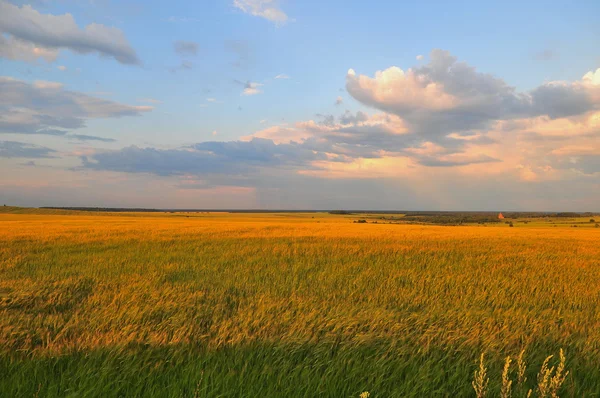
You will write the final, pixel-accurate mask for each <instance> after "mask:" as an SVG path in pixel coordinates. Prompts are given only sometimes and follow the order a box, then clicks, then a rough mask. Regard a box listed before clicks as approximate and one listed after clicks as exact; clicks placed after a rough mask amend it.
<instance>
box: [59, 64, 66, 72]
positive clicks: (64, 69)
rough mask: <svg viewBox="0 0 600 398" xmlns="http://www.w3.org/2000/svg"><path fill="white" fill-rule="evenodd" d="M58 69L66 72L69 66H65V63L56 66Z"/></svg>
mask: <svg viewBox="0 0 600 398" xmlns="http://www.w3.org/2000/svg"><path fill="white" fill-rule="evenodd" d="M56 69H58V70H60V71H63V72H64V71H66V70H67V67H66V66H64V65H59V66H57V67H56Z"/></svg>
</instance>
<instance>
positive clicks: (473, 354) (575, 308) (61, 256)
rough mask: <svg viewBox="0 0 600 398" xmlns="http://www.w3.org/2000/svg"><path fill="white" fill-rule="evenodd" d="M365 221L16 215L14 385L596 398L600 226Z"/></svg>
mask: <svg viewBox="0 0 600 398" xmlns="http://www.w3.org/2000/svg"><path fill="white" fill-rule="evenodd" d="M356 219H357V216H356V215H331V214H324V213H314V214H313V213H295V214H291V213H273V214H264V213H263V214H230V213H173V214H171V213H135V214H133V213H119V214H116V213H98V214H94V213H93V212H70V211H58V210H56V211H55V210H24V209H15V208H5V209H1V208H0V396H1V397H124V396H159V397H163V396H164V397H359V396H360V395H361V394H363V396H365V392H367V391H368V396H370V397H371V398H374V397H446V396H459V397H463V396H464V397H471V396H473V397H474V396H475V391H474V390H473V386H472V385H471V380H472V379H473V372H474V371H477V369H478V367H479V366H480V363H479V360H480V356H481V354H482V353H485V357H486V363H487V366H488V369H487V373H488V374H490V375H496V376H493V377H491V378H490V382H489V386H488V390H489V396H499V394H500V391H501V388H502V386H501V381H500V375H501V374H502V369H503V365H504V364H505V357H506V356H508V355H512V356H513V357H516V356H517V355H519V353H520V352H522V351H523V350H525V357H526V359H527V363H528V365H529V366H528V368H527V383H529V384H528V385H527V386H525V387H527V388H535V381H536V374H537V371H538V370H539V368H540V366H542V363H543V362H544V359H545V358H546V357H547V356H548V355H550V354H555V355H556V356H558V353H559V350H560V349H564V352H565V353H566V356H567V367H568V369H569V374H568V375H567V377H566V378H565V380H564V383H563V386H562V388H561V390H560V396H561V397H562V396H564V397H599V396H600V229H599V228H593V225H587V224H584V221H586V222H587V220H568V221H567V222H563V223H561V222H558V221H557V222H548V221H547V220H536V221H533V222H530V223H527V224H525V223H516V224H515V226H516V227H517V228H509V227H508V225H506V224H504V223H497V224H494V225H485V224H484V225H463V226H436V225H420V224H387V223H382V222H379V223H377V224H375V223H372V222H367V223H360V224H357V223H354V222H353V221H355V220H356ZM575 222H579V223H580V226H581V227H579V228H572V224H573V223H575ZM552 363H553V362H552ZM552 363H551V364H552ZM514 396H518V395H514Z"/></svg>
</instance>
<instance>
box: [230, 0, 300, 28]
mask: <svg viewBox="0 0 600 398" xmlns="http://www.w3.org/2000/svg"><path fill="white" fill-rule="evenodd" d="M233 6H234V7H236V8H238V9H240V10H242V11H243V12H245V13H246V14H250V15H253V16H256V17H261V18H264V19H266V20H269V21H271V22H273V23H275V24H276V25H278V26H280V25H283V24H285V23H286V22H287V21H288V16H287V14H286V13H285V12H283V10H282V9H281V8H280V7H279V1H278V0H234V1H233Z"/></svg>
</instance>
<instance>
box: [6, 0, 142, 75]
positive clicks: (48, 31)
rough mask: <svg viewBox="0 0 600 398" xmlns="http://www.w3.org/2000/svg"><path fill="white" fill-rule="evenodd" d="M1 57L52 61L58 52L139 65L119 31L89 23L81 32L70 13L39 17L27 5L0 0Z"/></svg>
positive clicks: (131, 49) (39, 15)
mask: <svg viewBox="0 0 600 398" xmlns="http://www.w3.org/2000/svg"><path fill="white" fill-rule="evenodd" d="M0 32H1V33H4V34H6V35H8V38H7V37H4V35H1V36H0V56H3V57H5V58H9V59H19V60H24V61H33V60H36V59H38V58H43V59H45V60H46V61H54V60H55V59H56V57H57V55H58V51H59V50H61V49H69V50H71V51H74V52H76V53H79V54H88V53H97V54H99V55H102V56H106V57H111V58H114V59H115V60H117V61H118V62H120V63H122V64H139V62H140V61H139V59H138V56H137V54H136V52H135V50H134V49H133V48H132V47H131V45H130V44H129V42H128V41H127V38H126V37H125V35H124V34H123V32H122V31H121V30H120V29H117V28H114V27H109V26H104V25H101V24H96V23H92V24H89V25H87V26H85V27H84V28H83V29H80V28H79V26H77V24H76V23H75V19H74V18H73V16H72V15H71V14H64V15H51V14H41V13H40V12H38V11H37V10H35V9H34V8H33V7H31V6H30V5H24V6H22V7H18V6H16V5H13V4H10V3H8V2H6V1H4V0H0Z"/></svg>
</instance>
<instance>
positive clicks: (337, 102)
mask: <svg viewBox="0 0 600 398" xmlns="http://www.w3.org/2000/svg"><path fill="white" fill-rule="evenodd" d="M343 103H344V99H343V98H342V97H341V96H338V97H337V98H336V99H335V104H336V105H342V104H343Z"/></svg>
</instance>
